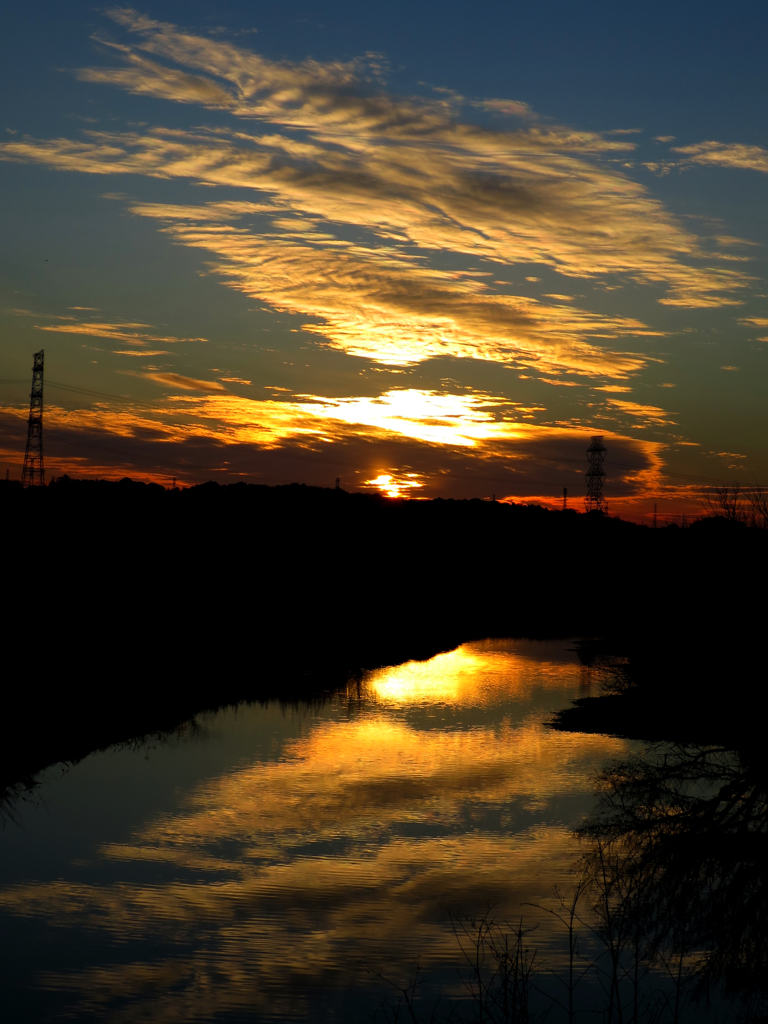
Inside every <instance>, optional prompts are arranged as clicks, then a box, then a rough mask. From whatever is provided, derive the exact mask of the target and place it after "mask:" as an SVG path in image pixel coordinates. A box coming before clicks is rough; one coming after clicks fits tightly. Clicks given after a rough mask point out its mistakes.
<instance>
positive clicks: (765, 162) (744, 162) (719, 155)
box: [673, 141, 768, 174]
mask: <svg viewBox="0 0 768 1024" xmlns="http://www.w3.org/2000/svg"><path fill="white" fill-rule="evenodd" d="M673 152H675V153H680V154H681V155H682V156H685V157H687V161H686V162H687V163H692V164H703V165H709V166H710V167H733V168H737V169H740V170H751V171H762V172H763V173H764V174H768V150H766V149H763V148H762V147H761V146H745V145H742V144H741V143H726V142H712V141H710V142H698V143H696V144H695V145H693V146H675V147H674V148H673Z"/></svg>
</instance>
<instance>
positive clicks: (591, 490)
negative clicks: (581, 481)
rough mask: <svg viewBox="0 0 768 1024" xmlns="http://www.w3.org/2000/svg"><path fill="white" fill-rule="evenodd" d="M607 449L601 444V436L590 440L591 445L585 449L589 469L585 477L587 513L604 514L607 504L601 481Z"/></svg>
mask: <svg viewBox="0 0 768 1024" xmlns="http://www.w3.org/2000/svg"><path fill="white" fill-rule="evenodd" d="M607 451H608V449H607V448H606V447H605V445H604V444H603V437H602V435H598V436H597V437H593V438H592V444H591V445H590V446H589V448H587V458H588V459H589V469H588V470H587V472H586V474H585V476H586V478H587V497H586V499H585V502H584V504H585V506H586V510H587V512H605V510H606V509H607V507H608V506H607V503H606V500H605V498H604V497H603V481H604V480H605V470H604V469H603V463H604V462H605V453H606V452H607Z"/></svg>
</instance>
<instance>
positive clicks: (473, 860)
mask: <svg viewBox="0 0 768 1024" xmlns="http://www.w3.org/2000/svg"><path fill="white" fill-rule="evenodd" d="M567 646H568V645H563V644H560V645H551V644H550V645H533V644H529V645H525V644H519V643H515V642H511V641H504V642H492V643H491V642H486V643H478V644H469V645H465V646H464V647H462V648H460V649H459V650H457V651H455V652H452V653H450V654H443V655H439V656H438V657H437V658H433V659H432V660H431V661H429V662H425V663H413V664H409V665H406V666H400V667H398V668H397V669H384V670H380V671H378V672H374V673H371V674H370V675H368V676H367V677H366V678H365V679H364V680H363V681H362V683H361V684H360V686H359V687H357V688H352V689H351V690H350V692H349V693H348V694H347V695H342V696H341V697H340V698H339V699H338V700H337V701H335V702H332V703H331V704H330V705H329V706H328V707H326V708H325V709H323V710H321V711H319V712H317V713H316V714H315V716H314V717H312V718H309V719H308V718H307V717H306V715H304V716H301V715H296V716H295V721H294V719H293V718H291V719H289V725H288V727H287V728H288V729H289V732H290V729H291V728H292V729H293V734H292V735H288V736H287V737H286V738H284V739H282V740H281V741H280V743H279V744H278V746H277V748H276V749H275V751H274V753H273V754H272V755H271V756H265V755H264V753H263V752H262V753H261V755H260V756H259V757H258V758H255V759H254V758H250V759H249V758H245V759H241V761H240V763H237V764H232V765H230V766H229V767H228V769H227V770H225V771H219V772H216V773H213V774H211V775H210V776H208V777H205V778H203V779H201V780H199V781H198V782H197V783H196V784H194V785H192V786H190V787H188V788H186V789H184V790H182V791H181V792H180V793H179V794H178V796H177V798H176V799H175V802H174V806H173V807H172V808H171V809H169V810H166V811H165V812H162V813H154V814H149V815H147V816H141V815H140V816H139V820H137V821H136V822H135V823H134V825H133V827H132V828H131V829H130V835H128V836H127V837H126V838H124V839H122V840H120V841H104V840H101V841H98V842H97V843H96V844H95V849H94V850H93V856H94V859H95V863H98V865H100V867H99V872H101V873H102V874H103V873H104V872H106V875H107V877H106V878H104V877H99V878H94V879H89V878H85V879H84V878H83V877H82V872H80V874H77V873H76V872H74V870H73V868H72V866H71V865H70V864H69V863H68V862H67V861H66V860H65V859H64V860H62V861H61V862H60V863H59V864H58V865H57V869H56V871H55V872H53V873H52V877H49V878H38V877H34V876H30V875H29V874H26V875H25V874H23V873H22V874H21V876H20V877H18V878H17V879H16V880H15V881H13V882H12V883H11V884H8V885H6V886H5V887H4V888H3V889H2V890H1V891H0V912H2V914H3V915H4V917H5V922H6V926H7V927H13V925H12V924H11V923H10V922H11V920H14V921H17V922H19V921H27V922H29V923H30V927H33V929H36V931H35V934H37V935H39V936H45V940H46V942H48V943H49V944H50V943H54V945H55V944H56V943H59V944H60V945H61V948H62V950H63V949H64V948H67V949H68V952H67V953H66V955H64V953H63V952H62V955H61V956H60V958H59V962H58V963H57V962H56V957H53V960H52V961H51V962H49V964H48V966H47V967H46V968H45V969H44V970H43V969H41V970H39V971H38V972H37V973H36V974H34V976H33V977H31V978H30V982H29V984H30V986H34V987H36V988H38V989H41V988H42V989H44V990H45V991H47V992H48V993H50V998H51V1003H50V1006H49V1009H50V1008H51V1007H52V1008H53V1009H54V1012H55V1013H63V1012H65V1011H66V1012H69V1013H75V1014H76V1015H78V1016H79V1017H81V1018H84V1017H88V1016H89V1015H94V1016H96V1017H98V1018H102V1019H103V1018H105V1017H108V1019H110V1020H112V1021H118V1020H121V1019H127V1020H134V1019H136V1017H137V1016H141V1017H142V1019H147V1020H156V1021H166V1020H169V1021H170V1020H184V1021H193V1020H208V1019H212V1018H213V1017H214V1016H216V1017H217V1019H218V1018H229V1019H243V1020H247V1019H273V1018H287V1019H295V1020H305V1019H319V1018H320V1017H321V1016H322V1014H323V1013H325V1012H326V1011H327V1012H328V1013H329V1014H332V1015H335V1016H341V1017H342V1018H343V1019H349V1020H354V1019H360V1020H368V1019H370V1014H371V1012H372V1007H375V999H374V998H373V991H374V989H375V984H376V983H375V979H373V978H372V976H371V975H370V974H366V971H365V965H366V963H373V964H382V963H385V964H388V965H390V966H391V967H392V969H393V970H394V971H395V972H397V971H399V970H401V969H402V970H407V969H408V968H409V965H410V963H411V962H412V960H413V958H415V956H417V955H418V954H421V956H422V960H423V963H424V964H425V966H426V967H427V968H428V969H432V970H435V971H439V970H441V969H443V968H444V969H446V970H447V968H449V967H451V966H452V965H453V964H455V962H456V958H457V951H456V947H455V940H454V938H453V935H452V932H451V929H450V923H449V921H448V918H447V909H448V908H449V907H453V908H460V909H462V910H464V911H466V912H467V913H473V912H475V911H476V910H477V909H478V908H484V907H485V906H486V905H487V904H488V903H494V904H497V906H498V911H499V914H500V915H502V916H503V915H504V914H505V913H507V914H509V915H512V914H515V913H517V912H518V910H519V906H520V904H521V903H522V902H524V901H534V902H535V901H536V900H540V899H542V898H543V897H544V896H545V895H546V894H547V893H549V891H550V890H551V887H552V885H554V884H555V883H561V884H562V882H563V880H564V879H565V878H567V877H568V876H569V873H570V872H571V870H572V867H573V863H574V857H575V855H576V853H577V851H576V843H575V840H574V837H573V832H572V829H573V827H574V826H577V825H578V824H580V823H581V821H582V820H583V817H584V815H585V814H586V813H587V811H588V810H589V809H590V808H591V806H592V795H591V782H590V776H591V774H592V772H593V771H594V770H595V769H596V768H598V767H600V766H603V765H605V763H606V762H607V761H608V760H609V759H610V758H614V757H617V756H619V755H626V754H627V752H628V750H629V749H630V747H629V745H628V744H627V743H626V742H625V741H622V740H618V739H613V738H610V737H606V736H599V735H589V736H584V735H577V734H570V733H562V732H553V731H550V730H548V729H547V728H546V726H545V724H544V723H545V721H546V719H547V718H548V716H549V714H550V713H551V711H553V710H554V709H555V708H556V707H558V706H562V705H563V704H564V703H566V702H567V700H568V698H569V697H573V696H576V695H578V693H579V681H580V668H579V665H578V661H577V659H576V658H575V655H574V654H573V653H572V652H569V651H568V649H567ZM264 713H265V712H264V711H263V709H258V708H254V709H251V711H250V712H248V714H249V715H251V716H254V721H256V719H258V716H259V715H263V714H264ZM233 721H234V719H233V718H232V715H231V714H230V715H229V717H228V713H222V714H220V715H218V716H216V717H215V718H213V719H212V720H211V722H210V723H209V724H210V729H209V732H213V733H215V732H216V730H217V729H218V730H219V731H220V732H221V734H222V735H223V736H224V737H225V738H226V736H227V735H228V734H229V732H228V731H229V730H233V729H234V725H233V724H232V723H233ZM239 721H240V725H239V726H238V727H239V728H241V729H242V715H241V718H240V720H239ZM200 742H203V741H198V745H196V743H194V742H190V743H189V745H187V746H185V747H179V749H178V751H177V755H178V757H183V758H189V759H190V760H193V759H194V758H195V757H196V756H198V755H197V753H196V752H197V751H198V750H199V749H200V748H199V743H200ZM96 757H103V755H96ZM65 781H66V784H67V785H70V786H73V787H76V786H77V784H78V783H77V770H75V771H73V773H72V774H71V776H70V777H69V779H68V780H65ZM99 872H94V874H99ZM548 927H549V925H548V924H547V922H546V921H545V922H544V924H543V925H542V929H541V931H540V933H539V935H538V942H539V944H540V945H544V946H546V944H547V943H548V942H551V943H553V944H554V943H556V942H557V941H559V939H558V938H557V937H556V935H555V931H554V928H552V929H550V930H549V931H548V930H547V929H548ZM94 940H95V942H94ZM88 943H91V945H90V946H88ZM79 945H81V946H82V948H83V950H84V951H83V954H82V955H80V956H78V955H77V954H76V953H75V954H74V955H73V953H72V950H73V949H74V950H77V949H78V946H79ZM94 945H95V946H97V947H98V951H97V952H96V951H94V948H93V947H94ZM444 977H448V974H444ZM451 977H452V975H451ZM450 983H451V984H454V982H453V981H451V982H450ZM323 1008H324V1009H323ZM321 1010H322V1012H321Z"/></svg>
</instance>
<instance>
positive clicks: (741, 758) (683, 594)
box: [0, 478, 768, 1024]
mask: <svg viewBox="0 0 768 1024" xmlns="http://www.w3.org/2000/svg"><path fill="white" fill-rule="evenodd" d="M0 516H1V517H2V527H3V538H4V541H5V557H4V560H3V564H4V569H5V576H6V579H5V586H4V588H3V596H4V612H3V625H4V627H5V638H6V643H5V665H6V671H5V674H4V679H5V686H4V688H3V711H4V718H3V721H4V729H3V743H2V746H1V747H0V791H2V795H3V796H5V797H6V798H7V797H9V796H10V797H13V795H14V794H16V795H18V794H19V792H20V791H23V789H24V787H25V786H32V785H33V784H34V778H35V775H36V773H38V772H39V771H40V770H41V769H42V768H44V767H45V766H47V765H49V764H52V763H54V762H58V761H65V762H67V761H69V762H72V761H76V760H78V759H79V758H81V757H83V756H85V755H86V754H87V753H89V752H90V751H91V750H94V749H98V748H102V747H106V746H109V745H111V744H114V743H121V742H131V741H136V740H137V739H139V738H141V737H143V736H147V735H148V734H153V733H163V732H169V731H172V730H174V729H176V728H179V727H180V726H181V724H182V723H184V722H185V721H188V720H190V719H192V718H193V717H194V716H195V715H196V714H198V713H200V712H202V711H203V710H207V709H213V708H217V707H221V706H223V705H226V704H232V703H238V702H240V701H243V700H269V699H280V700H283V701H288V702H290V701H296V700H306V699H315V700H321V699H323V697H324V695H326V694H327V693H329V692H330V691H332V690H334V689H335V688H336V687H338V686H340V685H344V684H345V683H346V682H347V681H348V680H349V678H350V676H354V675H355V674H356V673H359V672H360V671H361V670H362V669H364V668H367V667H373V666H375V665H378V664H383V663H393V662H398V661H402V660H405V659H408V658H422V657H428V656H430V655H432V654H434V653H436V652H437V651H439V650H441V649H446V648H449V647H452V646H454V645H456V644H458V643H461V642H463V641H467V640H470V639H474V638H480V637H487V636H493V635H498V636H528V637H542V638H544V637H553V636H561V637H562V636H570V637H578V638H579V640H578V641H577V647H578V650H579V655H580V657H581V659H582V662H583V663H584V665H585V666H586V671H587V672H588V673H589V675H590V676H591V678H592V680H593V683H594V684H595V685H593V687H592V696H590V697H585V698H583V699H581V700H579V701H577V702H576V703H575V704H574V706H573V707H571V708H569V709H564V710H563V711H562V712H561V713H560V714H559V715H558V716H557V719H556V721H555V722H553V725H554V727H555V728H560V729H566V730H576V731H596V732H605V733H614V734H620V735H624V736H629V737H635V738H639V739H645V740H650V741H675V742H674V744H672V745H670V743H669V742H664V743H663V744H661V743H660V745H659V747H658V749H657V751H656V752H654V751H653V750H651V753H650V754H649V755H646V756H644V757H643V758H638V759H636V760H633V761H628V762H626V763H624V764H621V765H613V766H611V767H610V768H609V769H607V770H606V772H605V774H604V775H603V777H602V778H601V779H600V780H599V789H600V792H601V793H602V797H601V801H600V805H599V809H598V812H597V813H596V814H595V816H594V817H593V819H592V820H591V821H590V822H589V823H587V825H586V826H585V828H584V830H583V834H582V841H583V858H582V861H581V863H580V865H579V867H578V871H577V873H576V875H575V876H574V877H573V878H572V879H564V880H563V888H562V890H561V893H560V894H559V895H557V896H555V897H554V898H553V901H552V902H551V903H550V904H548V905H547V906H546V907H544V908H537V909H535V908H530V913H528V912H527V911H524V913H525V914H527V916H528V919H529V920H533V919H534V918H535V917H536V914H538V915H539V916H540V915H541V913H544V912H548V913H554V914H555V915H556V916H557V917H558V919H559V921H560V924H561V926H562V928H563V930H564V931H563V934H564V936H566V938H567V947H568V949H569V951H570V952H569V961H568V963H567V964H566V966H565V967H563V965H562V964H560V965H559V966H558V968H557V970H556V972H555V973H556V974H557V979H555V978H554V975H553V974H552V972H551V970H550V966H551V965H550V966H548V965H547V962H546V951H545V952H544V953H540V954H539V953H536V952H535V946H536V937H535V932H530V933H529V932H528V926H527V925H526V923H525V922H521V921H518V922H512V926H511V927H510V928H507V927H506V926H504V925H497V924H495V923H494V922H493V921H492V912H491V911H489V914H488V915H487V916H486V917H485V918H483V919H482V920H480V921H475V922H467V921H462V920H461V919H460V918H455V925H456V934H457V940H458V941H459V942H460V944H461V946H462V949H464V951H465V954H466V956H467V970H466V972H465V975H464V978H465V982H466V986H467V987H466V989H465V991H464V995H465V998H464V999H463V1000H462V1001H461V1005H460V1006H457V1005H452V1004H451V1001H450V999H448V1000H447V1001H446V1000H445V999H444V1000H443V1001H442V1002H440V1003H435V1002H434V1001H433V1000H431V999H422V998H420V993H419V987H418V984H417V982H418V979H416V981H415V982H414V983H412V984H408V983H407V982H406V983H404V987H402V988H401V989H400V990H399V992H396V993H395V994H394V998H393V1001H392V1002H391V1003H389V1004H387V1005H386V1006H385V1007H384V1011H383V1012H384V1016H385V1017H388V1018H390V1019H411V1020H417V1019H429V1017H430V1014H433V1019H440V1018H441V1017H442V1016H444V1017H445V1018H446V1019H458V1017H461V1016H463V1017H465V1018H466V1016H467V1013H468V1014H469V1016H470V1017H473V1018H474V1019H477V1020H483V1021H486V1022H490V1021H499V1022H501V1021H505V1022H508V1021H527V1020H533V1019H539V1015H540V1014H543V1013H548V1012H552V1011H553V1010H554V1011H555V1012H554V1014H553V1016H552V1018H551V1019H564V1020H569V1021H572V1020H574V1019H577V1017H578V1014H579V1013H580V1011H582V1010H583V1011H589V1013H590V1014H592V1015H594V1014H595V1013H597V1016H598V1017H600V1014H601V1013H602V1015H603V1019H606V1020H609V1021H616V1022H619V1021H634V1022H639V1021H641V1020H642V1021H648V1022H651V1021H657V1022H659V1024H661V1022H663V1021H670V1022H682V1021H683V1020H685V1019H688V1020H695V1019H698V1018H697V1014H698V1012H699V1010H700V1009H702V1008H703V1007H704V1006H705V1005H706V1002H707V999H708V998H710V997H711V998H713V999H715V1001H717V1000H718V999H723V998H726V997H727V1000H726V1001H727V1002H728V1005H729V1006H730V1009H729V1010H728V1012H727V1014H726V1015H725V1016H723V1017H722V1018H720V1017H719V1015H718V1014H717V1013H715V1019H724V1020H725V1019H728V1020H733V1019H741V1020H750V1021H758V1020H766V1019H768V1017H766V998H768V929H766V925H765V922H766V919H767V918H768V895H767V894H768V879H766V877H765V872H766V865H768V767H767V765H766V758H765V753H764V738H763V731H764V720H763V714H762V713H761V708H762V706H763V703H764V699H763V690H764V688H765V686H764V681H765V667H764V653H763V636H764V631H763V622H764V619H765V597H764V594H763V580H764V578H765V572H766V563H767V561H768V530H765V529H763V528H761V527H760V526H759V525H757V524H755V523H754V522H753V524H752V525H749V524H745V523H743V522H740V521H739V519H738V517H735V516H728V515H724V516H712V517H710V518H708V519H705V520H702V521H700V522H697V523H695V524H693V525H692V526H690V527H689V528H688V529H680V528H678V527H666V528H660V529H658V530H653V529H649V528H646V527H640V526H636V525H634V524H632V523H627V522H622V521H619V520H614V519H610V518H607V517H603V516H599V515H579V514H577V513H575V512H567V513H562V512H550V511H547V510H545V509H542V508H539V507H527V506H509V505H503V504H497V503H492V502H481V501H466V502H456V501H433V502H408V501H390V500H387V499H384V498H380V497H375V496H370V495H353V494H348V493H345V492H343V491H333V490H322V489H317V488H307V487H303V486H295V485H294V486H290V487H277V488H267V487H255V486H246V485H234V486H228V487H219V486H217V485H215V484H207V485H203V486H200V487H195V488H190V489H187V490H183V491H179V490H173V491H167V490H164V489H163V488H160V487H156V486H147V485H142V484H137V483H133V482H131V481H128V480H125V481H122V482H120V483H105V482H98V481H72V480H67V479H66V478H65V479H62V480H59V481H57V482H56V483H54V484H52V485H51V486H48V487H46V488H40V489H29V490H26V491H22V490H21V489H20V488H19V487H17V486H14V485H5V486H3V485H2V484H1V483H0ZM765 518H768V517H764V519H765ZM758 522H759V520H758ZM398 984H399V983H398ZM731 997H732V1001H731ZM723 1005H725V1004H723ZM433 1011H434V1013H433ZM702 1012H703V1009H702ZM686 1014H687V1016H686ZM578 1019H586V1018H582V1017H578ZM590 1019H591V1018H590Z"/></svg>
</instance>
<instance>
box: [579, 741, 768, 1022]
mask: <svg viewBox="0 0 768 1024" xmlns="http://www.w3.org/2000/svg"><path fill="white" fill-rule="evenodd" d="M601 781H602V786H603V796H602V801H601V806H600V808H599V810H598V813H597V814H596V815H595V816H594V818H593V820H592V821H591V823H590V825H589V827H588V829H587V834H588V836H589V837H590V838H591V842H592V846H591V851H590V853H589V855H588V861H589V862H591V866H592V868H593V871H594V873H595V874H596V875H597V876H598V877H599V878H600V879H601V886H600V888H601V890H602V892H603V893H604V894H605V897H606V898H605V901H604V902H605V909H606V911H607V912H606V913H605V914H604V920H605V924H606V925H607V926H608V927H612V928H613V929H614V932H615V931H616V929H617V927H623V928H624V929H625V930H628V932H629V933H631V935H632V943H633V945H635V946H640V947H641V949H640V952H641V954H642V956H643V958H644V960H645V961H646V962H647V963H648V964H651V965H656V966H659V965H661V966H662V967H663V968H664V969H668V967H669V966H670V965H675V967H674V970H673V972H672V973H673V974H674V973H675V972H677V976H678V978H679V980H680V983H681V985H682V984H683V983H687V988H688V989H689V990H690V994H691V995H692V996H693V997H694V998H696V999H698V1000H699V1001H700V1002H701V1001H702V1000H704V1001H708V1000H710V999H711V998H712V997H714V996H716V995H718V994H719V993H721V992H725V993H726V994H727V995H729V996H731V997H733V998H734V1000H735V1003H736V1005H737V1007H739V1012H740V1014H741V1018H740V1019H745V1020H765V1019H766V1016H768V925H767V922H768V884H767V883H768V877H766V873H767V872H768V767H767V766H766V764H765V758H764V756H763V754H762V752H761V751H757V750H754V749H752V750H741V751H736V750H732V749H727V748H724V747H714V746H710V747H698V746H695V747H694V746H685V747H683V746H673V747H671V748H670V747H663V748H662V747H657V748H655V749H653V750H652V751H651V752H650V753H649V754H648V755H646V757H644V758H642V759H640V758H633V759H631V760H629V761H625V762H622V763H620V764H617V765H614V766H612V767H611V768H610V769H609V770H607V771H606V772H605V773H604V774H603V776H602V780H601ZM686 994H687V993H686Z"/></svg>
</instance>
